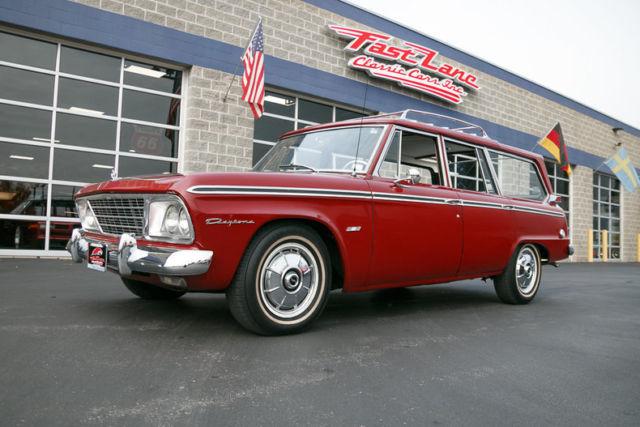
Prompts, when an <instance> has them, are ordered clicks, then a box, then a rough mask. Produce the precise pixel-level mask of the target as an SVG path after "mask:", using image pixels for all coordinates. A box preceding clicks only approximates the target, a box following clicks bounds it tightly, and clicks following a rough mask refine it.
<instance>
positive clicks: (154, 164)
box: [118, 156, 177, 178]
mask: <svg viewBox="0 0 640 427" xmlns="http://www.w3.org/2000/svg"><path fill="white" fill-rule="evenodd" d="M119 162H120V166H119V172H118V176H120V177H123V178H124V177H128V176H142V175H161V174H169V173H175V172H176V170H177V169H176V163H174V162H163V161H161V160H149V159H140V158H138V157H129V156H120V160H119Z"/></svg>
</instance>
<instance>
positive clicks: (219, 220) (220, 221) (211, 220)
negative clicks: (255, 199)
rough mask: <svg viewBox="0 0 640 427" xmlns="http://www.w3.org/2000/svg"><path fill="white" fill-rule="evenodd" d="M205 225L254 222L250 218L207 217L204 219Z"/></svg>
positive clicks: (230, 224)
mask: <svg viewBox="0 0 640 427" xmlns="http://www.w3.org/2000/svg"><path fill="white" fill-rule="evenodd" d="M205 224H207V225H226V226H229V227H231V226H232V225H239V224H255V221H254V220H252V219H222V218H207V219H206V221H205Z"/></svg>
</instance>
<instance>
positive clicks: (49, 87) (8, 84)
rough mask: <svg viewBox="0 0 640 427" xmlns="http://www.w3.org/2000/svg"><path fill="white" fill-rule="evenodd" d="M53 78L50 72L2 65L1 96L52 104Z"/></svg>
mask: <svg viewBox="0 0 640 427" xmlns="http://www.w3.org/2000/svg"><path fill="white" fill-rule="evenodd" d="M53 79H54V77H53V76H51V75H49V74H42V73H35V72H33V71H26V70H20V69H17V68H11V67H0V98H4V99H10V100H12V101H22V102H29V103H32V104H41V105H47V106H51V105H53Z"/></svg>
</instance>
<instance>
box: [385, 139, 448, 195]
mask: <svg viewBox="0 0 640 427" xmlns="http://www.w3.org/2000/svg"><path fill="white" fill-rule="evenodd" d="M398 159H400V160H399V161H398ZM409 169H417V170H418V172H420V176H421V177H422V178H421V180H420V183H421V184H433V185H441V184H442V175H441V174H440V166H439V162H438V144H437V139H436V137H434V136H429V135H423V134H419V133H414V132H409V131H406V130H397V131H395V133H394V135H393V138H392V140H391V143H390V145H389V149H388V150H387V153H386V155H385V157H384V160H383V161H382V164H381V165H380V170H379V175H380V176H382V177H385V178H393V179H396V178H401V177H406V176H407V175H408V174H409Z"/></svg>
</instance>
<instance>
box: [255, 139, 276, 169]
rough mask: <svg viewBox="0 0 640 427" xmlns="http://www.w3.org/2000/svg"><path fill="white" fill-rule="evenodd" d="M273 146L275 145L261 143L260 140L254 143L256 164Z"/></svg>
mask: <svg viewBox="0 0 640 427" xmlns="http://www.w3.org/2000/svg"><path fill="white" fill-rule="evenodd" d="M271 147H273V145H269V144H261V143H259V142H256V143H255V144H253V164H254V165H255V164H256V163H258V162H259V161H260V159H262V158H263V157H264V155H265V154H267V152H268V151H269V150H271Z"/></svg>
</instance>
